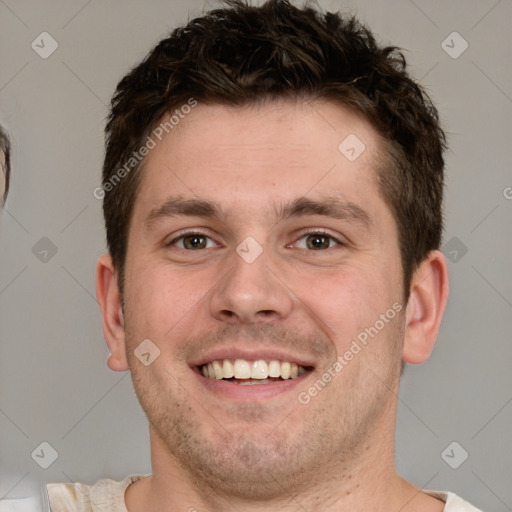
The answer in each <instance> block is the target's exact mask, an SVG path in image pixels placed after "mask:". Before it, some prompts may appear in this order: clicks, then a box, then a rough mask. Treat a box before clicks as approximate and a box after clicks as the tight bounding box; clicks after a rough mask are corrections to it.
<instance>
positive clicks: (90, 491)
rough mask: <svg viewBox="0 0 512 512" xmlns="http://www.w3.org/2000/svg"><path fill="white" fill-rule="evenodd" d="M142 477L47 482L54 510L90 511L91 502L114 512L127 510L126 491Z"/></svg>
mask: <svg viewBox="0 0 512 512" xmlns="http://www.w3.org/2000/svg"><path fill="white" fill-rule="evenodd" d="M142 478H146V475H130V476H127V477H126V478H125V479H124V480H121V481H120V482H118V481H115V480H110V479H108V478H105V479H102V480H98V481H97V482H96V483H95V484H93V485H87V484H82V483H79V482H75V483H52V484H47V486H46V489H47V492H48V501H49V505H50V508H51V511H52V512H77V511H80V512H82V511H83V512H89V511H92V510H93V508H92V506H91V504H94V505H95V506H99V507H100V508H104V509H105V510H108V511H112V512H114V511H118V512H125V511H126V507H125V504H124V492H125V490H126V488H127V487H128V486H129V485H130V484H131V483H133V482H135V481H137V480H140V479H142ZM0 512H1V511H0Z"/></svg>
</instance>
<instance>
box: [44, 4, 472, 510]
mask: <svg viewBox="0 0 512 512" xmlns="http://www.w3.org/2000/svg"><path fill="white" fill-rule="evenodd" d="M106 134H107V147H106V156H105V163H104V168H103V186H102V188H101V189H98V190H97V191H95V195H97V196H101V197H104V202H103V208H104V215H105V223H106V230H107V240H108V247H109V254H108V255H104V256H103V257H101V258H100V259H99V261H98V265H97V276H96V277H97V297H98V301H99V304H100V306H101V312H102V317H103V328H104V334H105V338H106V341H107V344H108V347H109V349H110V356H109V360H108V366H109V368H110V369H112V370H115V371H125V370H127V369H129V370H130V372H131V375H132V379H133V383H134V387H135V390H136V393H137V396H138V398H139V401H140V403H141V405H142V407H143V409H144V411H145V413H146V415H147V417H148V419H149V430H150V442H151V457H152V465H153V473H152V475H149V476H144V475H131V476H128V477H127V478H126V479H125V480H124V481H122V482H113V481H112V480H101V481H99V482H97V483H96V484H95V485H93V486H88V485H84V484H78V483H77V484H50V485H49V486H48V491H49V497H50V505H51V509H52V511H53V512H58V511H61V510H66V511H67V510H80V511H90V510H100V511H111V510H119V511H127V510H128V511H130V512H142V511H146V512H147V511H158V512H167V511H169V512H171V511H178V510H184V511H185V510H188V511H190V512H191V511H226V510H239V511H245V512H252V511H256V510H258V511H260V510H280V511H299V510H307V511H310V512H315V511H320V510H322V511H328V512H330V511H336V512H344V511H351V512H357V511H368V510H380V511H398V510H400V511H402V512H412V511H415V512H418V511H425V512H427V511H432V512H434V511H442V510H445V511H447V512H454V511H475V510H476V509H475V508H474V507H472V506H471V505H469V504H468V503H466V502H464V501H463V500H462V499H460V498H458V497H457V496H455V495H454V494H451V493H443V492H433V491H422V490H419V489H417V488H415V487H414V486H413V485H411V484H410V483H408V482H406V481H405V480H404V479H402V478H401V477H400V476H399V475H398V474H397V472H396V470H395V465H394V427H395V416H396V408H397V395H398V389H399V380H400V374H401V366H402V364H403V362H406V363H412V364H416V363H421V362H423V361H425V360H426V359H427V358H428V357H429V355H430V352H431V350H432V348H433V346H434V343H435V341H436V337H437V334H438V330H439V325H440V322H441V318H442V315H443V311H444V308H445V304H446V300H447V295H448V277H447V265H446V261H445V258H444V256H443V254H442V253H441V252H440V251H439V246H440V240H441V232H442V216H441V206H442V189H443V167H444V163H443V150H444V147H445V138H444V133H443V131H442V130H441V128H440V126H439V124H438V118H437V111H436V109H435V108H434V107H433V105H432V104H431V102H430V100H429V99H428V97H427V95H426V94H425V93H424V92H423V91H422V89H421V88H420V87H419V86H418V85H417V84H416V83H415V82H414V81H413V80H412V79H411V78H410V77H409V76H408V74H407V72H406V65H405V60H404V59H403V56H402V55H401V54H400V53H399V52H398V51H397V49H396V48H391V47H387V48H383V47H380V46H379V45H378V44H377V43H376V41H375V40H374V38H373V36H372V34H371V33H370V32H369V31H368V30H367V29H366V28H364V27H362V26H360V25H359V24H358V22H357V21H356V20H355V19H351V18H344V17H342V16H340V15H337V14H330V13H328V14H322V13H320V12H317V11H315V10H313V9H311V8H304V9H299V8H296V7H294V6H292V5H291V4H290V3H289V2H287V1H286V0H270V1H269V2H267V3H265V4H264V5H262V6H261V7H256V6H250V5H246V4H244V3H242V2H239V1H231V2H229V5H228V6H227V7H226V8H224V9H218V10H214V11H211V12H209V13H208V14H206V15H205V16H203V17H201V18H199V19H196V20H193V21H191V22H190V23H189V24H188V25H187V26H186V27H183V28H180V29H178V30H176V31H175V32H173V34H172V35H171V36H170V37H169V38H168V39H165V40H163V41H161V42H160V43H159V44H158V45H157V46H156V47H155V48H154V49H153V50H152V51H151V53H150V54H149V56H148V57H147V58H146V59H145V60H144V61H143V62H142V63H141V64H140V65H139V66H137V67H136V68H135V69H134V70H133V71H131V72H130V73H129V74H128V75H127V76H125V77H124V78H123V79H122V80H121V82H120V83H119V85H118V88H117V91H116V93H115V95H114V98H113V101H112V110H111V114H110V117H109V121H108V124H107V128H106Z"/></svg>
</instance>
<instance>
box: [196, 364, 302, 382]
mask: <svg viewBox="0 0 512 512" xmlns="http://www.w3.org/2000/svg"><path fill="white" fill-rule="evenodd" d="M198 369H199V371H200V372H201V373H202V375H203V377H206V378H207V379H214V380H224V381H227V382H232V383H233V384H241V385H251V384H270V383H272V382H279V381H283V380H288V379H297V378H299V377H301V376H302V375H304V374H305V373H308V372H310V371H311V370H312V367H310V366H300V365H298V364H297V363H294V362H289V361H278V360H270V361H265V360H263V359H258V360H256V361H247V360H245V359H235V360H234V361H232V360H230V359H224V360H222V361H218V360H215V361H212V362H210V363H208V364H203V365H201V366H199V367H198Z"/></svg>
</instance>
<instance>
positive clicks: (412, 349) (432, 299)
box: [402, 251, 449, 364]
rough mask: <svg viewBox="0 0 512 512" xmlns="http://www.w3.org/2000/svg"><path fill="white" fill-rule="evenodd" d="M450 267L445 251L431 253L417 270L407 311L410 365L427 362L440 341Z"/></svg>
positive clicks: (406, 346) (406, 353)
mask: <svg viewBox="0 0 512 512" xmlns="http://www.w3.org/2000/svg"><path fill="white" fill-rule="evenodd" d="M448 288H449V286H448V266H447V264H446V258H445V257H444V254H443V253H442V252H441V251H431V252H430V253H429V254H428V256H427V257H426V258H425V259H424V260H423V261H422V262H421V264H420V265H419V267H418V268H417V269H416V271H415V272H414V274H413V276H412V280H411V289H410V295H409V300H408V302H407V308H406V310H405V319H406V320H405V343H404V348H403V352H402V359H403V360H404V361H405V362H406V363H411V364H419V363H423V362H424V361H426V360H427V359H428V358H429V356H430V353H431V352H432V349H433V348H434V344H435V342H436V339H437V335H438V333H439V327H440V325H441V319H442V317H443V313H444V309H445V306H446V302H447V300H448Z"/></svg>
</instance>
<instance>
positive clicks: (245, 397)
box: [194, 370, 311, 402]
mask: <svg viewBox="0 0 512 512" xmlns="http://www.w3.org/2000/svg"><path fill="white" fill-rule="evenodd" d="M194 373H195V374H196V377H197V378H198V379H199V382H200V383H201V384H202V385H203V386H205V387H206V388H207V389H208V390H209V391H211V392H212V393H215V394H216V395H218V396H221V397H224V398H231V399H235V400H239V401H245V402H251V401H255V400H262V399H265V398H272V397H275V396H278V395H281V394H283V393H286V392H288V391H292V390H294V389H296V388H297V386H299V387H301V388H304V389H306V387H305V386H304V381H305V379H307V377H308V376H309V374H310V373H311V372H307V373H305V374H304V375H302V376H300V377H296V378H295V379H286V380H282V381H275V382H269V383H268V384H235V383H233V382H230V381H227V380H221V379H209V378H207V377H204V376H203V375H202V374H201V373H199V371H197V370H195V371H194ZM297 395H298V392H297Z"/></svg>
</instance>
